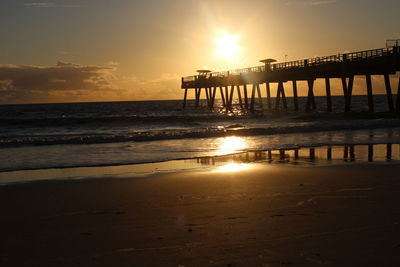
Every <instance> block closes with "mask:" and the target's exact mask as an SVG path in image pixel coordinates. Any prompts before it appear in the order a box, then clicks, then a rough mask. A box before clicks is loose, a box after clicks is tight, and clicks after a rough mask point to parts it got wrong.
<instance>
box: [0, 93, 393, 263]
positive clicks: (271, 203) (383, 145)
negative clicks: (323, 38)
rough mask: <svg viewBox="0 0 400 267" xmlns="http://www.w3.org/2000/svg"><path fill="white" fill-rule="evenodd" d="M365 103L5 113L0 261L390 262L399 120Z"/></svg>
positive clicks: (118, 106) (21, 108) (53, 108)
mask: <svg viewBox="0 0 400 267" xmlns="http://www.w3.org/2000/svg"><path fill="white" fill-rule="evenodd" d="M382 97H383V96H381V98H382ZM364 98H365V97H364ZM316 99H317V103H318V104H321V105H319V106H321V107H322V104H323V103H322V101H323V99H322V98H316ZM357 99H358V100H360V101H358V102H357V101H355V103H359V104H358V108H359V109H360V111H361V112H360V113H352V114H343V113H334V114H326V113H323V112H316V113H312V114H304V113H298V114H296V113H293V112H288V113H282V114H279V113H269V112H264V111H259V112H258V113H246V114H236V113H231V114H227V113H225V112H224V111H223V110H214V111H207V110H204V109H194V110H182V109H181V102H180V101H153V102H151V101H150V102H109V103H75V104H46V105H18V106H17V105H15V106H0V110H1V111H2V112H1V114H2V115H0V132H1V134H0V152H1V153H0V214H1V220H0V236H1V242H0V266H1V267H3V266H7V267H8V266H176V267H178V266H185V267H188V266H189V267H190V266H319V265H323V266H396V265H398V264H400V260H399V259H400V257H398V256H397V255H398V254H399V250H400V241H399V240H400V232H399V230H398V229H399V223H400V208H399V207H398V205H397V203H399V200H400V199H399V198H400V194H399V193H400V192H399V191H400V180H399V179H398V177H399V175H398V173H399V171H400V131H399V127H398V126H399V119H398V117H396V116H395V115H390V114H387V113H384V112H380V113H376V114H369V113H365V112H363V111H362V110H364V109H365V106H363V105H362V103H363V102H362V101H361V100H362V99H363V96H360V97H358V98H355V100H357ZM300 100H301V101H304V98H300ZM333 100H334V103H337V104H338V105H341V103H343V99H342V98H340V97H338V96H337V97H333ZM318 101H320V102H318Z"/></svg>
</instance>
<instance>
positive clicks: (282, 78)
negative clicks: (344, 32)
mask: <svg viewBox="0 0 400 267" xmlns="http://www.w3.org/2000/svg"><path fill="white" fill-rule="evenodd" d="M261 62H262V63H264V66H256V67H250V68H245V69H238V70H230V71H222V72H211V71H209V70H199V71H198V75H196V76H189V77H183V78H182V86H181V87H182V89H184V90H185V93H184V103H183V107H186V99H187V93H188V90H190V89H194V90H195V99H196V103H195V105H196V107H197V106H199V101H200V98H201V92H202V90H204V91H205V95H206V99H207V106H208V107H209V108H210V109H212V108H213V107H214V103H215V97H216V94H217V91H219V92H220V96H221V99H222V104H223V107H224V108H226V110H230V109H231V108H232V101H233V97H234V93H235V91H236V93H237V97H238V100H239V101H238V102H239V105H240V107H241V108H242V109H244V110H254V109H255V104H256V103H255V102H256V93H257V98H258V100H259V101H258V104H259V106H260V107H262V105H263V102H262V98H261V97H262V96H261V88H260V86H261V85H263V84H265V85H266V94H267V95H266V97H267V110H269V111H272V110H275V111H279V110H280V104H281V100H282V104H283V108H284V109H285V110H287V109H288V107H287V99H286V95H285V88H284V83H285V82H288V81H291V82H292V84H293V87H292V88H293V101H294V108H295V110H296V111H297V110H299V105H298V95H297V82H298V81H306V82H307V85H308V94H307V103H306V107H305V110H306V111H312V110H315V109H316V103H315V98H314V83H315V80H317V79H324V80H325V90H326V109H327V111H328V112H330V111H332V101H331V85H330V79H332V78H338V79H341V81H342V87H343V96H344V99H345V107H344V111H346V112H348V111H351V98H352V92H353V84H354V76H357V75H358V76H359V75H363V76H365V80H366V88H367V90H366V93H367V95H368V107H369V111H371V112H373V111H374V102H373V91H372V80H371V76H372V75H382V76H383V77H384V81H385V87H386V95H387V102H388V107H389V111H391V112H392V111H395V110H396V111H397V112H400V97H399V92H400V79H399V87H398V92H397V100H396V103H394V101H393V94H392V88H391V84H390V75H392V74H395V73H396V72H397V71H400V40H387V42H386V48H380V49H373V50H366V51H358V52H352V53H345V54H339V55H332V56H326V57H315V58H310V59H304V60H297V61H290V62H283V63H275V60H274V59H265V60H261ZM271 83H277V84H278V87H277V88H278V89H277V94H276V98H275V107H272V106H271V91H270V84H271ZM248 85H252V91H251V97H250V98H249V97H248V90H247V86H248ZM217 89H219V90H217ZM242 92H243V94H242ZM242 95H243V98H242ZM249 102H250V103H249Z"/></svg>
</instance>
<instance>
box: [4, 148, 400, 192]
mask: <svg viewBox="0 0 400 267" xmlns="http://www.w3.org/2000/svg"><path fill="white" fill-rule="evenodd" d="M371 163H375V164H388V163H391V164H398V163H400V144H396V143H394V144H392V143H388V144H386V143H366V144H357V145H339V144H333V145H319V146H298V147H287V148H284V149H269V150H255V151H247V152H232V153H229V154H225V155H216V156H203V157H193V158H183V159H174V160H166V161H158V162H149V163H136V164H135V163H134V164H131V163H127V164H115V165H100V166H99V165H97V166H77V167H59V168H39V169H23V170H10V171H1V172H0V186H7V185H8V184H17V183H30V182H40V181H52V180H81V179H96V178H97V179H107V178H108V177H110V176H111V177H113V178H141V177H147V176H152V175H155V174H163V173H171V172H187V171H202V170H204V171H213V170H217V169H218V168H222V167H223V166H224V165H227V164H282V165H293V166H301V165H306V166H307V165H315V166H325V165H326V166H335V165H341V164H371ZM28 177H29V178H28Z"/></svg>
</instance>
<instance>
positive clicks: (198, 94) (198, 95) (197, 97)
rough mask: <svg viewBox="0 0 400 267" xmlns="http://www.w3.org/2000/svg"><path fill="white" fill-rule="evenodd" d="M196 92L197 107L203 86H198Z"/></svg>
mask: <svg viewBox="0 0 400 267" xmlns="http://www.w3.org/2000/svg"><path fill="white" fill-rule="evenodd" d="M195 94H196V104H195V107H196V108H197V107H198V106H199V103H200V95H201V88H196V89H195Z"/></svg>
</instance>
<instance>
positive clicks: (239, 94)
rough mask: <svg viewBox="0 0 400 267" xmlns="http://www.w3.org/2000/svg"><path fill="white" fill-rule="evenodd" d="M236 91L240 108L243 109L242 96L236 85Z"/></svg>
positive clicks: (238, 86)
mask: <svg viewBox="0 0 400 267" xmlns="http://www.w3.org/2000/svg"><path fill="white" fill-rule="evenodd" d="M236 89H237V94H238V98H239V105H240V108H241V109H243V101H242V94H241V93H240V85H237V86H236Z"/></svg>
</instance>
